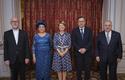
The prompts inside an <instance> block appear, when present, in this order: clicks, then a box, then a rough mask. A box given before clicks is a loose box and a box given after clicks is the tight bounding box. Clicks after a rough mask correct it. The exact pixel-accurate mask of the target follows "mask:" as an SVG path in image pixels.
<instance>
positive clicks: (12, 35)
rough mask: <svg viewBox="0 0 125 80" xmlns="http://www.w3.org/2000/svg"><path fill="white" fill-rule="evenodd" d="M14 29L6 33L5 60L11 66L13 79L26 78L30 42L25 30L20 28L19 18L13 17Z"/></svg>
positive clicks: (23, 79) (22, 79) (21, 79)
mask: <svg viewBox="0 0 125 80" xmlns="http://www.w3.org/2000/svg"><path fill="white" fill-rule="evenodd" d="M10 23H11V26H12V29H11V30H9V31H6V32H5V33H4V61H5V64H6V65H8V66H9V67H10V72H11V80H18V76H19V77H20V80H25V65H26V64H28V63H29V57H30V55H29V42H28V35H27V33H26V32H25V31H23V30H20V29H19V20H18V18H17V17H13V18H12V19H11V21H10Z"/></svg>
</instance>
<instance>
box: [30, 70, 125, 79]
mask: <svg viewBox="0 0 125 80" xmlns="http://www.w3.org/2000/svg"><path fill="white" fill-rule="evenodd" d="M33 74H34V73H33ZM34 77H35V76H34ZM51 77H52V80H58V78H57V74H56V73H54V72H52V75H51ZM82 77H84V73H83V75H82ZM32 80H36V79H32ZM67 80H76V72H69V73H68V74H67ZM91 80H99V74H98V73H97V72H91ZM118 80H125V74H118Z"/></svg>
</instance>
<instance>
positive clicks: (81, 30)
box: [80, 29, 84, 39]
mask: <svg viewBox="0 0 125 80" xmlns="http://www.w3.org/2000/svg"><path fill="white" fill-rule="evenodd" d="M80 33H81V36H82V39H83V34H84V33H83V29H80Z"/></svg>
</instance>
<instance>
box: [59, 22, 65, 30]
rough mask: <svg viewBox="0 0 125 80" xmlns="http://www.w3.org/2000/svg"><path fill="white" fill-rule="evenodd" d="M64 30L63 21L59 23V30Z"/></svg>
mask: <svg viewBox="0 0 125 80" xmlns="http://www.w3.org/2000/svg"><path fill="white" fill-rule="evenodd" d="M64 30H65V25H64V24H63V23H60V24H59V31H64Z"/></svg>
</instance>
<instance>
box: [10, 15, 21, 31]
mask: <svg viewBox="0 0 125 80" xmlns="http://www.w3.org/2000/svg"><path fill="white" fill-rule="evenodd" d="M11 25H12V28H13V29H18V28H19V19H18V18H17V17H12V18H11Z"/></svg>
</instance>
